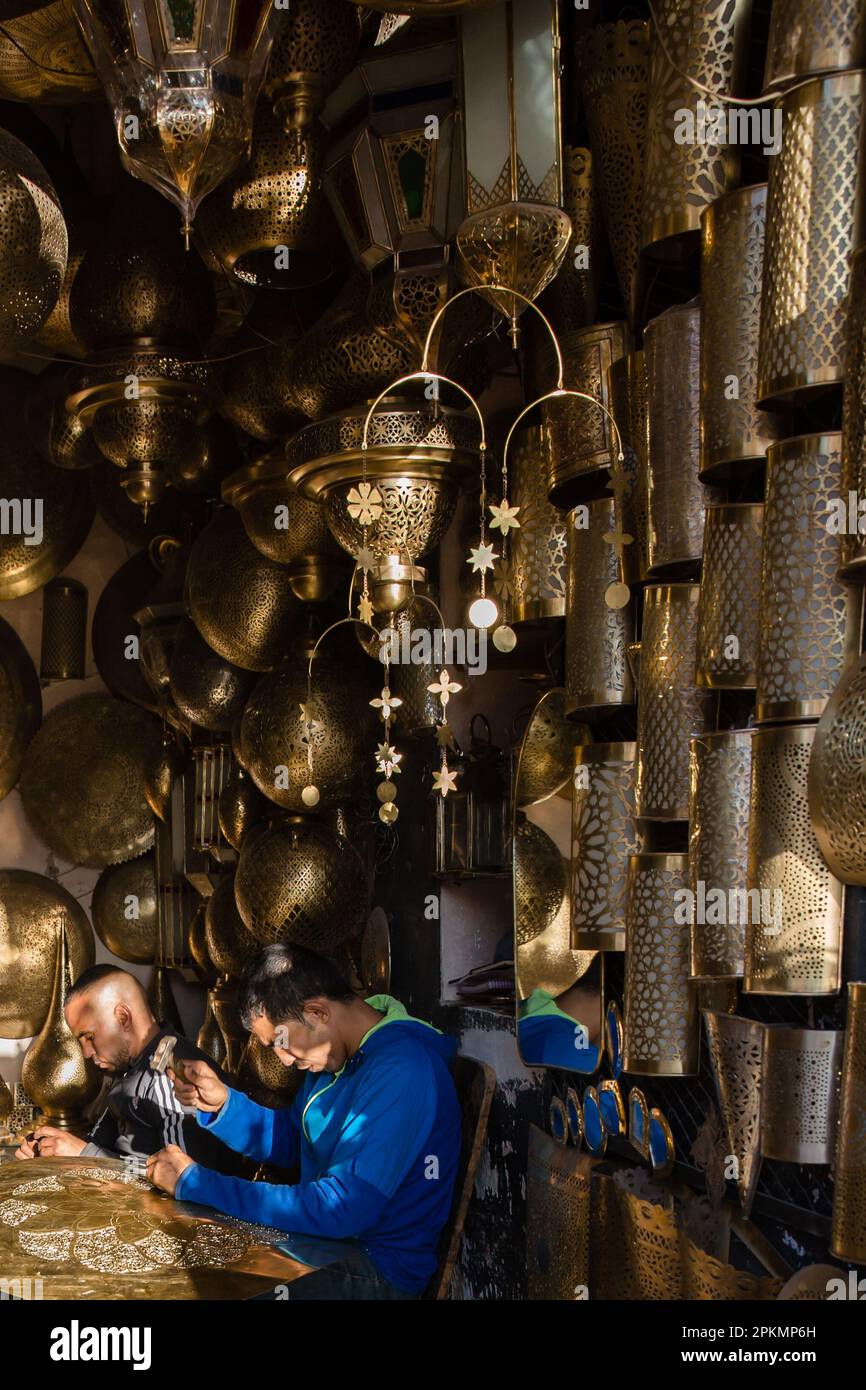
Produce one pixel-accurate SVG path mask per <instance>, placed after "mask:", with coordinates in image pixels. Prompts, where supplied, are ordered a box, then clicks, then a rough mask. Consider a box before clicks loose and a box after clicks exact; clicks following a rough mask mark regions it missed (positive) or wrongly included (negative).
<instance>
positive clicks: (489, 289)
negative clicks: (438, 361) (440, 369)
mask: <svg viewBox="0 0 866 1390" xmlns="http://www.w3.org/2000/svg"><path fill="white" fill-rule="evenodd" d="M490 293H494V294H510V295H511V296H512V297H513V298H514V299H519V300H520V302H521V304H523V305H524V307H525V308H529V309H534V310H535V312H536V314H537V315H538V317H539V318H540V319H541V322H542V323H543V324H544V326H545V328H546V329H547V331H548V333H549V334H550V339H551V342H552V343H553V350H554V352H555V353H556V385H557V389H558V390H560V391H561V390H562V376H563V370H564V369H563V365H562V350H561V349H560V346H559V339H558V338H557V336H556V334H555V333H554V331H553V328H552V327H551V324H550V320H549V319H548V318H547V317H546V316H545V315H544V314H543V313H542V312H541V310H540V309H539V307H538V305H537V304H536V303H535V301H534V300H532V299H529V298H527V296H526V295H525V294H521V293H520V290H513V289H511V288H510V287H509V286H508V285H468V286H467V288H466V289H464V290H458V291H457V293H456V294H452V295H451V297H450V299H446V301H445V303H444V304H443V305H442V307H441V309H437V310H436V313H435V314H434V315H433V322H432V323H431V324H430V327H429V328H428V330H427V337H426V338H425V340H424V355H423V357H422V358H421V369H422V371H423V372H424V374H425V375H426V376H429V375H431V373H430V372H428V371H427V363H428V359H429V356H430V346H431V344H432V342H433V334H434V333H435V331H436V326H437V324H438V323H439V320H440V319H441V318H442V315H443V314H444V313H445V310H446V309H450V308H451V305H452V304H456V303H457V300H458V299H462V298H463V296H464V295H465V294H481V295H483V294H490Z"/></svg>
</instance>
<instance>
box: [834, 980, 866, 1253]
mask: <svg viewBox="0 0 866 1390" xmlns="http://www.w3.org/2000/svg"><path fill="white" fill-rule="evenodd" d="M864 1096H866V984H863V983H862V982H856V983H853V984H849V985H848V1019H847V1023H846V1027H845V1055H844V1059H843V1062H842V1090H841V1095H840V1099H839V1137H838V1141H837V1148H836V1165H835V1166H836V1181H835V1186H834V1189H833V1227H832V1233H831V1236H830V1250H831V1252H832V1253H833V1255H835V1257H836V1259H837V1260H845V1261H846V1262H847V1261H852V1262H854V1263H856V1264H863V1263H864V1262H866V1137H864V1133H863V1103H864Z"/></svg>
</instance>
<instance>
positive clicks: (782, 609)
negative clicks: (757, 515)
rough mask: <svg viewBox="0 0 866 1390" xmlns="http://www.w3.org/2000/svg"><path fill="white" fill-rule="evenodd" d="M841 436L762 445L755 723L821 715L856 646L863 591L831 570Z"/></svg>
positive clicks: (836, 540)
mask: <svg viewBox="0 0 866 1390" xmlns="http://www.w3.org/2000/svg"><path fill="white" fill-rule="evenodd" d="M841 495H842V456H841V437H840V435H839V434H838V433H836V432H832V433H828V434H811V435H801V436H800V437H799V438H797V439H787V440H785V441H784V442H782V443H779V444H774V445H772V447H771V448H770V450H769V451H768V454H767V487H766V502H765V509H764V544H763V559H762V568H761V603H760V641H759V645H758V668H757V709H756V717H757V721H758V723H771V722H775V721H778V720H786V719H792V720H797V719H817V718H819V717H820V715H821V714H822V713H823V711H824V708H825V706H826V704H827V701H828V700H829V698H830V696H831V695H832V693H833V690H834V688H835V686H836V684H837V682H838V680H839V677H840V675H841V674H842V668H843V666H844V665H845V662H846V660H847V659H848V657H850V656H853V655H856V654H857V653H858V652H859V650H860V629H861V622H862V606H863V591H862V588H861V587H860V586H859V585H857V586H854V585H846V584H843V583H841V582H840V581H839V580H838V579H837V577H836V572H837V570H838V568H839V564H840V560H841V555H842V536H841V535H840V533H839V531H838V529H837V528H836V527H835V526H834V525H833V524H832V513H833V506H834V503H835V502H836V500H837V499H838V498H840V497H841Z"/></svg>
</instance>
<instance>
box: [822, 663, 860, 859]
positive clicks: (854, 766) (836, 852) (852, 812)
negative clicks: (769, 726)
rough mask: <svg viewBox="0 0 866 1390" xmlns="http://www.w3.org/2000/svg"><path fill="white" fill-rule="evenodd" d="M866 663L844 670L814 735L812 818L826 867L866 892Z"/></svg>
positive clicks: (847, 666) (849, 666)
mask: <svg viewBox="0 0 866 1390" xmlns="http://www.w3.org/2000/svg"><path fill="white" fill-rule="evenodd" d="M864 715H866V658H863V657H860V658H858V659H856V660H855V659H852V660H851V661H849V662H848V664H847V665H846V666H845V669H844V671H843V672H842V677H841V680H840V681H839V684H838V685H837V687H836V689H835V690H834V691H833V694H832V695H831V697H830V699H829V701H828V702H827V708H826V709H825V710H824V713H823V714H822V715H821V719H820V721H819V723H818V727H817V728H816V730H815V739H814V742H813V744H812V756H811V758H810V760H809V813H810V815H811V818H812V829H813V830H814V832H815V835H816V837H817V840H818V844H819V845H820V847H821V853H822V855H823V856H824V862H825V864H826V865H827V867H828V869H829V870H830V872H831V873H833V874H835V875H836V877H837V878H838V879H840V880H841V881H842V883H853V884H859V885H861V886H866V780H864V770H866V746H864V734H866V725H864Z"/></svg>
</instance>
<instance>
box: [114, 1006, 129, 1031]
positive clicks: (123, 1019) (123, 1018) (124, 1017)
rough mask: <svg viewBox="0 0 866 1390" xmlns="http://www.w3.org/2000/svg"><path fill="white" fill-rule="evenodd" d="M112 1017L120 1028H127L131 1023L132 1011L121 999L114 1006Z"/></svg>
mask: <svg viewBox="0 0 866 1390" xmlns="http://www.w3.org/2000/svg"><path fill="white" fill-rule="evenodd" d="M114 1017H115V1018H116V1019H117V1022H118V1024H119V1025H120V1027H121V1028H129V1027H130V1025H131V1023H132V1011H131V1010H130V1007H129V1005H128V1004H124V1003H123V1001H122V1000H121V999H119V1000H118V1001H117V1003H116V1004H115V1006H114Z"/></svg>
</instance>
